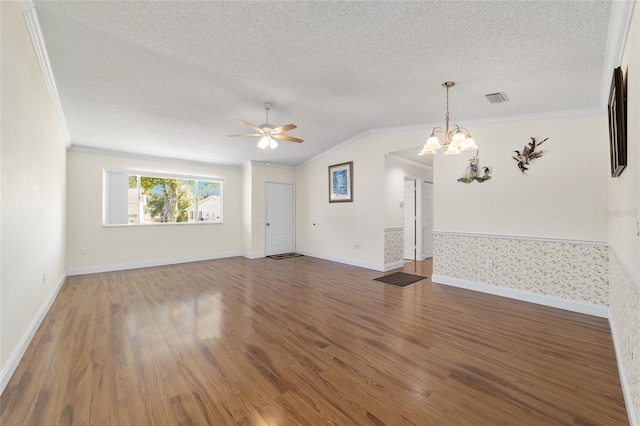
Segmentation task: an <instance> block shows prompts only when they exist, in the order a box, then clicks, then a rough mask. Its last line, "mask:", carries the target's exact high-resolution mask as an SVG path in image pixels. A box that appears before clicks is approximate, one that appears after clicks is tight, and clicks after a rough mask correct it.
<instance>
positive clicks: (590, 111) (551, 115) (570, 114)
mask: <svg viewBox="0 0 640 426" xmlns="http://www.w3.org/2000/svg"><path fill="white" fill-rule="evenodd" d="M602 112H603V111H601V110H599V109H597V108H585V109H573V110H565V111H553V112H545V113H540V114H523V115H512V116H506V117H496V118H482V119H477V120H461V121H460V124H464V125H465V126H482V125H489V124H503V123H517V122H525V121H537V120H554V119H561V118H579V117H598V116H601V115H602ZM437 126H442V123H441V122H437V123H427V124H414V125H409V126H396V127H381V128H377V129H369V130H365V131H364V132H360V133H358V134H357V135H355V136H353V137H351V138H349V139H347V140H346V141H344V142H341V143H339V144H338V145H335V146H333V147H331V148H329V149H327V150H326V151H324V152H321V153H320V154H318V155H316V156H315V157H312V158H310V159H308V160H307V161H305V162H303V163H300V164H299V165H298V166H296V170H299V169H301V168H303V167H305V166H307V165H309V164H311V163H313V162H315V161H317V160H319V159H320V158H322V157H324V156H325V155H327V154H329V153H331V152H333V151H336V150H338V149H340V148H342V147H344V146H346V145H349V144H350V143H352V142H355V141H357V140H359V139H361V138H363V137H365V136H368V135H370V134H373V133H385V132H405V131H412V130H426V131H427V132H429V131H431V129H433V128H434V127H437ZM426 136H428V135H425V139H426Z"/></svg>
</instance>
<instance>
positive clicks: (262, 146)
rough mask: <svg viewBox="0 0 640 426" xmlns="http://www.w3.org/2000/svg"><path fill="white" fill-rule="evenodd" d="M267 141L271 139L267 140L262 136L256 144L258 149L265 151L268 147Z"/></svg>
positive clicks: (267, 138)
mask: <svg viewBox="0 0 640 426" xmlns="http://www.w3.org/2000/svg"><path fill="white" fill-rule="evenodd" d="M269 139H271V138H269V137H267V136H263V137H262V138H261V139H260V142H258V148H260V149H267V147H268V146H269Z"/></svg>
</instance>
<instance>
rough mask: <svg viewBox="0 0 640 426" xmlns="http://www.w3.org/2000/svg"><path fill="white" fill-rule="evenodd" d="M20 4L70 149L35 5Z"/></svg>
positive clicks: (65, 123) (59, 125) (21, 2)
mask: <svg viewBox="0 0 640 426" xmlns="http://www.w3.org/2000/svg"><path fill="white" fill-rule="evenodd" d="M19 3H20V7H21V8H22V16H23V18H24V22H25V24H26V25H27V30H28V32H29V37H30V38H31V44H33V50H34V52H35V54H36V58H37V59H38V64H40V70H41V71H42V77H43V78H44V83H45V85H46V87H47V92H49V99H51V105H52V106H53V110H54V113H55V116H56V121H57V122H58V128H59V130H60V135H61V136H62V139H63V141H64V144H65V146H66V147H67V148H69V146H70V145H71V140H70V138H69V129H68V128H67V120H66V119H65V117H64V112H63V111H62V105H61V103H60V95H59V94H58V87H57V86H56V81H55V79H54V77H53V71H52V70H51V63H50V62H49V54H48V53H47V46H46V44H45V42H44V37H43V35H42V29H41V28H40V21H39V20H38V14H37V12H36V8H35V5H34V3H33V1H31V0H19Z"/></svg>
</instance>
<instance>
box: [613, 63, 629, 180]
mask: <svg viewBox="0 0 640 426" xmlns="http://www.w3.org/2000/svg"><path fill="white" fill-rule="evenodd" d="M626 115H627V107H626V97H625V87H624V76H623V74H622V68H620V67H618V68H616V69H615V70H613V79H612V81H611V92H609V155H610V157H611V177H614V178H615V177H618V176H620V173H622V171H623V170H624V168H625V167H627V120H626V119H627V117H626Z"/></svg>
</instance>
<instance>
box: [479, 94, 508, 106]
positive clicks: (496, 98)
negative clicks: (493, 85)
mask: <svg viewBox="0 0 640 426" xmlns="http://www.w3.org/2000/svg"><path fill="white" fill-rule="evenodd" d="M485 96H486V97H487V99H489V102H491V103H492V104H499V103H501V102H507V101H508V100H509V98H507V95H505V94H504V92H498V93H489V94H488V95H485Z"/></svg>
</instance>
